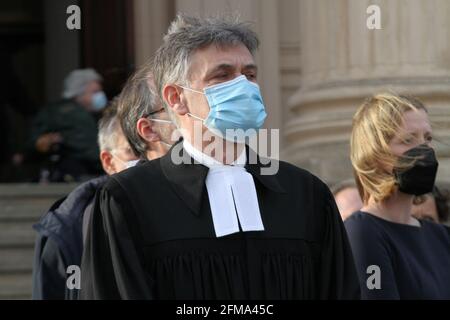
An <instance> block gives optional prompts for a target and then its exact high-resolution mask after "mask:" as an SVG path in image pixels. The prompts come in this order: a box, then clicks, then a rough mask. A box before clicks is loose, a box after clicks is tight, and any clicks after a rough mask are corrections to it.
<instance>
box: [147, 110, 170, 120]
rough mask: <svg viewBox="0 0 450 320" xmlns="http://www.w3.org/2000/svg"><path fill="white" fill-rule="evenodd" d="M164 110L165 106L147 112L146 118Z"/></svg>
mask: <svg viewBox="0 0 450 320" xmlns="http://www.w3.org/2000/svg"><path fill="white" fill-rule="evenodd" d="M163 111H165V110H164V108H161V109H158V110H155V111H152V112H150V113H147V114H146V115H145V118H148V117H150V116H152V115H154V114H157V113H160V112H163Z"/></svg>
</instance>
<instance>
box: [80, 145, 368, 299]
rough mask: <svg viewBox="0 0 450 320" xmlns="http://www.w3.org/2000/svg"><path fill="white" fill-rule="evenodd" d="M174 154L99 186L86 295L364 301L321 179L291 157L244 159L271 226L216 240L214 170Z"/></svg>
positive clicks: (84, 269)
mask: <svg viewBox="0 0 450 320" xmlns="http://www.w3.org/2000/svg"><path fill="white" fill-rule="evenodd" d="M249 150H250V151H249ZM181 152H182V153H183V152H184V153H185V154H184V156H186V152H185V151H184V150H183V149H182V151H181ZM248 152H252V151H251V149H249V148H248V147H247V159H249V157H248ZM170 153H171V152H170V151H169V153H168V154H167V155H166V156H164V157H162V158H160V159H157V160H153V161H149V162H146V163H143V164H141V165H139V166H137V167H134V168H130V169H128V170H126V171H124V172H122V173H119V174H116V175H113V176H111V177H110V178H109V180H108V181H107V183H106V185H105V186H104V188H103V189H102V190H101V191H100V192H98V193H97V196H96V200H95V204H94V209H93V212H92V216H91V220H90V226H89V231H88V237H87V241H86V247H85V250H84V254H83V262H82V267H81V270H82V271H81V275H82V277H81V292H80V294H81V298H84V299H189V300H190V299H359V297H360V289H359V283H358V278H357V273H356V270H355V266H354V261H353V256H352V252H351V249H350V245H349V242H348V240H347V235H346V232H345V229H344V225H343V223H342V221H341V218H340V214H339V212H338V209H337V208H336V205H335V202H334V199H333V196H332V194H331V193H330V191H329V189H328V187H327V186H326V185H325V184H324V183H323V182H321V181H320V180H319V179H318V178H316V177H315V176H314V175H312V174H311V173H309V172H307V171H305V170H303V169H300V168H297V167H295V166H293V165H290V164H288V163H285V162H280V163H279V170H278V173H277V174H275V175H261V170H260V169H261V168H262V167H263V166H264V165H263V164H261V163H260V161H259V158H258V164H248V163H247V165H246V166H245V168H246V169H247V171H248V172H249V173H250V174H251V175H252V176H253V179H254V181H255V186H256V191H257V195H258V202H259V207H260V212H261V217H262V221H263V224H264V228H265V230H264V231H256V232H239V233H235V234H231V235H228V236H224V237H220V238H217V237H216V235H215V231H214V225H213V221H212V216H211V210H210V205H209V200H208V192H207V190H206V186H205V178H206V175H207V173H208V170H209V169H208V168H207V167H205V166H203V165H201V164H179V165H176V164H174V163H173V162H172V161H171V155H170ZM191 160H192V159H191ZM247 162H248V160H247ZM263 163H264V162H263Z"/></svg>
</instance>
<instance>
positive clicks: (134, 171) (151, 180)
mask: <svg viewBox="0 0 450 320" xmlns="http://www.w3.org/2000/svg"><path fill="white" fill-rule="evenodd" d="M162 177H163V176H162V171H161V166H160V162H159V159H155V160H152V161H146V162H143V163H140V164H138V165H136V166H135V167H132V168H128V169H126V170H124V171H122V172H119V173H116V174H113V175H112V176H110V177H109V179H108V180H107V181H106V183H105V186H104V188H103V190H106V191H107V192H108V193H110V194H112V195H117V194H119V195H120V194H122V193H123V190H134V189H136V188H142V187H144V188H146V189H150V188H151V186H152V185H154V184H159V183H161V179H162Z"/></svg>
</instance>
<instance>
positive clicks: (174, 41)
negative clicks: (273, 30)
mask: <svg viewBox="0 0 450 320" xmlns="http://www.w3.org/2000/svg"><path fill="white" fill-rule="evenodd" d="M212 44H213V45H216V46H219V47H228V46H235V45H238V44H243V45H244V46H246V47H247V49H248V50H249V51H250V53H251V54H254V53H255V51H256V50H257V49H258V46H259V40H258V36H257V35H256V33H255V32H254V31H252V30H251V29H250V26H249V24H248V23H243V22H240V21H239V20H238V18H237V17H229V18H224V17H211V18H196V17H189V16H185V15H183V14H179V15H178V16H177V17H176V19H175V20H174V21H173V22H172V24H171V25H170V27H169V30H168V32H167V34H166V35H165V36H164V39H163V44H162V45H161V47H160V48H159V49H158V50H157V52H156V54H155V57H154V61H153V71H154V76H155V84H156V88H157V90H158V92H159V93H160V94H161V93H162V88H163V86H164V85H165V84H167V83H178V84H183V85H186V84H188V81H189V80H190V79H188V73H189V66H190V58H191V56H192V54H193V53H194V52H195V51H196V50H197V49H200V48H204V47H206V46H209V45H212ZM164 105H165V104H164ZM164 107H165V108H166V110H167V112H168V114H169V115H170V117H171V118H172V120H173V121H174V122H176V120H175V119H176V118H175V117H174V115H173V113H172V110H171V109H170V108H168V107H167V106H166V105H165V106H164Z"/></svg>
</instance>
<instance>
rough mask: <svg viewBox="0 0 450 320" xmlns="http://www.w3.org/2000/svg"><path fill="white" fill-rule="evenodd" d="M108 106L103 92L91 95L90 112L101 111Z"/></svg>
mask: <svg viewBox="0 0 450 320" xmlns="http://www.w3.org/2000/svg"><path fill="white" fill-rule="evenodd" d="M107 104H108V98H107V97H106V95H105V93H104V92H103V91H99V92H96V93H94V94H93V95H92V103H91V106H92V110H93V111H95V112H99V111H102V110H103V109H104V108H105V107H106V105H107Z"/></svg>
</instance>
